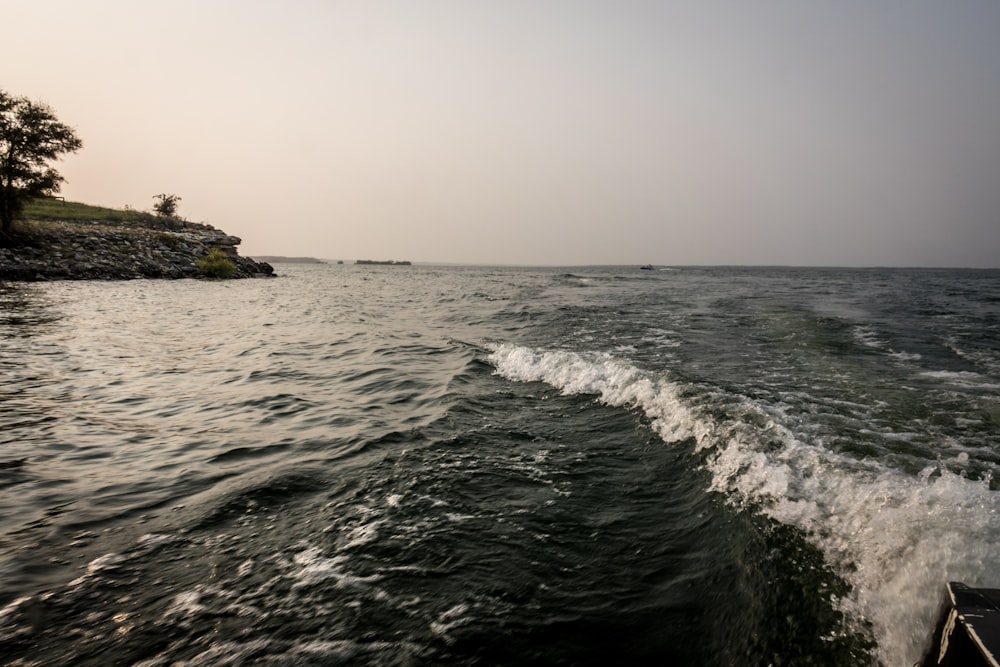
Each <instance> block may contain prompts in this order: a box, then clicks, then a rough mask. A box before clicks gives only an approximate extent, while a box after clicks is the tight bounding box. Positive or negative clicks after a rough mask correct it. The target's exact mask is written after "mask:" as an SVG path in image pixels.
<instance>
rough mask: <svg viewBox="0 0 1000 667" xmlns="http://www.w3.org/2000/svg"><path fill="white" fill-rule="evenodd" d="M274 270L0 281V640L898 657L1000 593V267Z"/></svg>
mask: <svg viewBox="0 0 1000 667" xmlns="http://www.w3.org/2000/svg"><path fill="white" fill-rule="evenodd" d="M279 272H280V273H285V274H286V275H285V276H284V277H282V278H280V279H278V280H273V281H243V282H236V283H203V282H191V281H182V282H147V281H137V282H127V283H52V284H39V285H19V286H5V287H0V337H2V338H0V370H2V372H3V377H4V378H5V381H4V383H3V385H2V386H0V401H2V405H3V411H2V413H0V464H4V463H6V464H7V465H5V466H3V467H0V656H2V658H0V661H2V662H3V664H33V663H38V664H101V665H106V664H140V665H147V666H152V665H172V664H190V665H208V664H212V665H215V664H249V663H254V664H275V665H281V664H294V665H308V664H317V665H325V664H340V663H343V664H386V665H396V664H415V665H424V664H428V665H429V664H484V665H493V664H546V665H556V664H566V665H569V664H583V665H586V664H594V665H596V664H609V663H616V664H661V665H662V664H677V665H768V664H774V665H797V664H827V665H854V664H877V663H882V664H886V665H904V664H906V665H908V664H912V663H913V662H914V661H915V660H916V659H917V658H919V656H920V652H921V651H922V650H923V646H924V642H925V640H926V639H927V637H928V635H929V632H930V630H931V625H932V624H933V621H934V614H935V613H936V611H937V605H938V604H939V602H940V599H941V595H942V594H943V588H942V587H943V584H944V582H945V581H947V580H949V579H959V580H965V581H966V582H967V583H970V584H980V585H991V586H996V585H997V581H995V580H993V579H992V577H994V576H995V575H994V574H993V573H994V572H996V571H998V568H997V566H998V565H1000V562H998V561H1000V548H998V547H1000V545H998V541H1000V513H998V512H997V509H998V504H997V482H996V481H995V480H994V477H995V471H996V469H997V467H998V464H1000V445H998V438H997V435H998V433H1000V426H998V423H1000V398H998V395H1000V392H998V389H1000V280H998V278H1000V274H998V273H997V272H982V271H979V272H976V271H968V272H962V271H950V272H949V271H903V270H897V271H875V270H795V269H753V270H745V269H684V270H678V271H658V272H645V271H642V272H640V271H638V270H637V269H634V268H631V267H622V268H581V269H571V270H566V269H558V270H556V269H553V270H542V269H491V268H442V267H419V266H418V267H356V266H316V267H313V266H293V265H288V266H281V267H279ZM18 661H21V662H20V663H18Z"/></svg>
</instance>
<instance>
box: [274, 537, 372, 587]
mask: <svg viewBox="0 0 1000 667" xmlns="http://www.w3.org/2000/svg"><path fill="white" fill-rule="evenodd" d="M349 560H350V558H349V557H348V556H346V555H341V556H334V557H333V558H326V557H324V556H323V555H322V551H320V550H319V548H318V547H308V548H306V549H305V550H304V551H301V552H299V553H297V554H295V557H294V558H293V559H292V561H293V563H294V564H295V565H296V566H298V569H297V570H296V571H294V572H293V573H292V577H293V578H294V579H295V580H296V581H295V584H294V585H293V587H294V588H304V587H308V586H315V585H317V584H320V583H323V582H326V581H331V580H332V581H333V582H334V585H335V586H336V587H337V588H368V587H369V586H370V585H371V584H373V583H375V582H376V581H378V580H379V579H381V577H379V576H377V575H372V576H368V577H359V576H356V575H353V574H351V573H349V572H347V571H346V567H345V566H346V564H347V563H348V561H349Z"/></svg>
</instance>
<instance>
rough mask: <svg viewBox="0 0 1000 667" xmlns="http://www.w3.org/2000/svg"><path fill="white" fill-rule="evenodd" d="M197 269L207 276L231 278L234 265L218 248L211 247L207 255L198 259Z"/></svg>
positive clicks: (234, 268) (234, 270) (234, 269)
mask: <svg viewBox="0 0 1000 667" xmlns="http://www.w3.org/2000/svg"><path fill="white" fill-rule="evenodd" d="M198 269H199V270H200V271H201V274H202V275H203V276H205V277H207V278H232V277H233V274H234V273H236V265H235V264H233V262H232V261H231V260H230V259H229V257H228V256H227V255H226V253H224V252H223V251H222V250H220V249H218V248H213V249H212V252H210V253H208V256H207V257H203V258H202V259H199V260H198Z"/></svg>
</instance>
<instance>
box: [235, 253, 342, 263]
mask: <svg viewBox="0 0 1000 667" xmlns="http://www.w3.org/2000/svg"><path fill="white" fill-rule="evenodd" d="M252 259H253V260H254V261H256V262H267V263H268V264H326V263H327V262H325V261H323V260H322V259H316V258H315V257H284V256H282V255H253V257H252Z"/></svg>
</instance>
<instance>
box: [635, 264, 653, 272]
mask: <svg viewBox="0 0 1000 667" xmlns="http://www.w3.org/2000/svg"><path fill="white" fill-rule="evenodd" d="M639 268H640V269H642V270H643V271H656V267H655V266H653V265H652V264H646V265H645V266H640V267H639Z"/></svg>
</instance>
